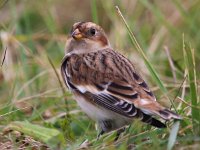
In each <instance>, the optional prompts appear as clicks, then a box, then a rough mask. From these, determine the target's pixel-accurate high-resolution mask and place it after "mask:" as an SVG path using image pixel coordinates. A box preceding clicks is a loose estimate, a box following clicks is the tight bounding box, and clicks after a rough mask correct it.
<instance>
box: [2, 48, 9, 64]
mask: <svg viewBox="0 0 200 150" xmlns="http://www.w3.org/2000/svg"><path fill="white" fill-rule="evenodd" d="M7 49H8V47H6V48H5V50H4V54H3V59H2V62H1V67H2V66H3V64H4V61H5V58H6V53H7Z"/></svg>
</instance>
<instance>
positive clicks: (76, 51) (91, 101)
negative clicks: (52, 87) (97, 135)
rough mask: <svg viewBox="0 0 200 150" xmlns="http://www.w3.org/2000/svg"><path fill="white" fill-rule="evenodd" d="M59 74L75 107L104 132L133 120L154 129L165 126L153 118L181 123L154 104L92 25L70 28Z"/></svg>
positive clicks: (141, 82)
mask: <svg viewBox="0 0 200 150" xmlns="http://www.w3.org/2000/svg"><path fill="white" fill-rule="evenodd" d="M61 74H62V77H63V79H64V81H65V83H66V85H67V87H68V88H69V89H70V91H72V93H73V94H74V96H75V99H76V101H77V103H78V104H79V105H80V107H81V108H82V109H83V111H84V112H86V114H87V115H88V116H89V117H91V118H92V119H93V120H95V121H97V122H98V124H99V126H100V128H101V129H102V130H103V131H104V132H108V131H111V130H114V129H118V128H121V127H123V126H125V125H128V124H130V123H131V122H132V121H133V120H134V118H138V119H140V120H141V121H142V122H145V123H148V124H150V125H152V126H155V127H158V128H163V127H165V124H163V123H162V122H160V121H159V120H157V119H155V118H153V117H154V116H158V117H161V118H163V119H165V120H169V119H181V117H180V116H179V115H177V114H176V113H174V112H172V111H170V110H168V109H167V108H165V107H163V106H161V105H160V104H159V103H158V102H157V101H156V98H155V96H154V95H153V93H152V91H151V90H150V89H149V87H148V85H147V84H146V82H145V81H144V80H143V79H142V78H141V76H140V75H139V74H138V73H137V72H136V70H135V67H134V66H133V64H132V63H131V62H130V61H129V60H128V59H127V58H126V57H124V56H123V55H122V54H120V53H118V52H116V51H115V50H113V49H112V47H111V46H110V44H109V41H108V39H107V37H106V34H105V33H104V31H103V29H102V28H101V27H100V26H98V25H96V24H94V23H91V22H79V23H75V24H74V26H73V27H72V31H71V36H70V38H69V39H68V40H67V44H66V55H65V57H64V59H63V61H62V65H61Z"/></svg>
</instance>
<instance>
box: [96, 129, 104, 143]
mask: <svg viewBox="0 0 200 150" xmlns="http://www.w3.org/2000/svg"><path fill="white" fill-rule="evenodd" d="M104 133H105V131H103V130H101V131H100V132H99V134H98V135H97V141H98V140H99V138H100V136H101V135H103V134H104Z"/></svg>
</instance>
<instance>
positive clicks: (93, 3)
mask: <svg viewBox="0 0 200 150" xmlns="http://www.w3.org/2000/svg"><path fill="white" fill-rule="evenodd" d="M91 11H92V20H93V22H95V23H97V24H98V23H99V20H98V14H97V4H96V0H92V1H91Z"/></svg>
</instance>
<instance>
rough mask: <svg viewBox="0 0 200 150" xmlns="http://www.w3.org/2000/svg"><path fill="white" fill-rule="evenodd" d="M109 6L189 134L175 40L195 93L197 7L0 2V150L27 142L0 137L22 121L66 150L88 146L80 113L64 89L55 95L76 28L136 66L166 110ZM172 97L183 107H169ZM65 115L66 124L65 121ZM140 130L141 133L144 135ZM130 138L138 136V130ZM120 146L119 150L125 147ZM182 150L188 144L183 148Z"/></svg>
mask: <svg viewBox="0 0 200 150" xmlns="http://www.w3.org/2000/svg"><path fill="white" fill-rule="evenodd" d="M116 5H117V6H119V8H120V10H121V11H122V14H123V15H124V17H125V19H126V21H127V22H128V24H129V26H130V28H131V30H132V31H133V33H134V35H135V36H136V38H137V40H138V42H139V44H140V46H141V47H142V49H143V51H144V52H145V54H146V55H147V57H148V59H149V62H150V63H151V64H152V66H153V67H154V69H155V70H156V72H157V73H158V75H159V77H160V79H161V81H162V82H163V83H164V86H165V87H166V88H167V89H168V93H167V95H168V97H169V98H170V99H172V100H174V102H175V105H176V106H177V107H178V110H179V113H181V115H183V116H184V117H186V118H187V119H188V120H187V121H185V122H184V123H182V127H183V129H185V130H184V131H182V133H179V134H180V136H183V135H185V134H191V135H192V134H193V133H192V129H191V128H192V127H191V126H189V125H190V124H191V118H190V117H191V110H190V107H189V105H187V104H189V103H190V89H189V88H187V87H188V86H189V85H188V82H187V81H186V82H184V84H182V83H183V81H184V80H185V75H186V71H185V70H186V69H185V68H186V67H185V61H184V55H183V39H185V41H187V42H188V43H189V45H190V49H192V51H193V52H194V55H193V56H194V58H195V62H196V67H195V71H196V74H197V80H196V84H197V87H198V84H199V76H200V74H199V70H200V63H199V62H200V50H199V49H200V42H199V41H200V30H199V27H200V11H199V10H200V1H199V0H191V1H188V0H169V1H160V0H126V1H120V0H110V1H103V0H81V1H80V0H64V1H63V0H57V1H54V0H42V1H41V0H35V1H30V0H0V56H1V70H0V132H2V134H0V146H2V145H3V146H5V145H6V144H7V145H9V146H11V147H12V148H13V147H14V146H16V147H20V146H22V145H23V142H25V143H26V142H27V139H26V137H25V138H23V140H18V141H16V139H18V137H17V136H16V135H15V134H14V135H13V134H10V133H9V134H6V135H3V132H4V129H5V128H6V127H7V126H8V125H9V124H10V123H12V122H13V121H25V120H26V121H28V122H30V123H33V124H38V125H41V126H42V127H46V128H50V129H57V130H59V131H61V132H62V134H63V136H64V138H65V140H64V141H65V142H64V145H65V146H66V145H67V146H68V147H70V148H71V147H75V146H77V145H79V144H80V143H81V141H83V140H84V139H95V137H96V131H95V124H94V122H92V121H90V120H89V119H88V118H87V116H86V115H85V114H83V113H81V112H80V108H79V107H78V106H77V105H76V103H75V102H74V100H73V97H72V96H71V94H70V93H69V92H68V91H67V90H66V88H64V91H63V85H64V84H63V85H62V79H61V78H60V64H61V60H62V58H63V56H64V47H65V41H66V39H67V36H68V33H69V31H70V29H71V27H72V25H73V24H74V23H75V22H78V21H92V22H95V23H97V24H99V25H100V26H102V27H103V29H104V30H105V32H106V33H107V35H108V37H109V40H110V42H111V45H112V46H113V48H115V49H117V50H118V51H119V52H120V53H122V54H124V55H125V56H126V57H128V58H129V59H130V60H131V61H132V62H133V63H134V64H135V65H136V69H137V70H138V71H139V72H140V73H141V74H142V75H143V77H144V78H145V80H146V81H147V82H148V84H149V85H150V87H151V89H152V90H153V91H154V93H155V95H156V97H157V99H158V101H160V102H161V103H163V104H164V105H165V106H168V107H170V106H171V105H170V101H169V100H166V99H165V98H164V96H163V93H162V92H161V90H160V89H159V87H158V85H157V84H156V82H155V81H154V80H153V79H152V77H151V74H150V73H149V71H148V69H147V68H146V66H145V64H144V61H143V59H142V57H141V55H140V54H139V53H138V52H137V51H136V48H135V47H134V46H132V44H131V40H130V38H129V34H128V31H127V29H126V26H125V25H124V23H123V22H122V20H121V18H120V17H119V15H118V14H117V11H116V9H115V6H116ZM183 37H184V38H183ZM170 63H171V64H170ZM60 80H61V82H60ZM183 86H184V88H180V87H183ZM180 89H181V92H180ZM197 90H198V89H197ZM177 96H180V97H181V98H182V100H184V102H186V104H185V103H184V104H183V102H182V101H180V100H175V98H176V97H177ZM66 112H69V114H70V117H69V116H66ZM69 118H70V119H69ZM142 127H143V126H142ZM147 128H148V129H149V127H147ZM147 128H146V127H143V128H142V129H143V130H144V131H145V130H146V129H147ZM12 129H13V128H12ZM132 132H133V133H137V132H138V133H139V130H137V131H132ZM159 135H160V134H159ZM166 135H168V132H167V131H165V132H164V131H163V132H162V133H161V135H160V136H161V137H162V138H163V141H164V143H165V144H160V143H159V144H158V143H157V145H156V144H155V142H153V144H154V145H153V147H152V148H155V147H156V146H158V147H160V146H161V145H162V146H163V147H165V146H166V138H167V137H166ZM28 136H29V137H30V138H31V139H32V142H33V141H34V142H36V141H40V142H41V143H45V142H44V141H43V140H42V139H39V140H38V139H37V138H35V135H30V134H28ZM154 136H156V135H154ZM20 137H21V136H20ZM141 139H142V138H141ZM141 139H140V141H141ZM21 141H23V142H21ZM66 141H67V142H66ZM124 141H126V142H127V140H126V139H125V140H124ZM192 141H193V140H192ZM34 142H33V143H34ZM33 143H31V142H28V145H29V146H30V147H34V146H33ZM161 143H162V142H161ZM190 143H192V144H193V145H194V143H193V142H190ZM45 144H46V143H45ZM150 144H152V143H150ZM7 145H6V146H7ZM38 145H39V144H38ZM47 145H48V144H47ZM74 145H75V146H74ZM97 145H98V144H97ZM99 145H100V146H102V145H101V144H99ZM99 145H98V146H99ZM185 145H186V146H188V145H190V144H188V143H187V142H185ZM197 145H198V144H197ZM39 146H40V145H39ZM48 146H49V145H48ZM142 146H144V147H145V146H146V145H145V144H144V145H142ZM147 146H149V145H148V144H147ZM195 146H196V145H195ZM22 147H23V146H22ZM144 147H143V148H144ZM45 148H46V147H45Z"/></svg>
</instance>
